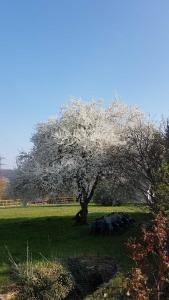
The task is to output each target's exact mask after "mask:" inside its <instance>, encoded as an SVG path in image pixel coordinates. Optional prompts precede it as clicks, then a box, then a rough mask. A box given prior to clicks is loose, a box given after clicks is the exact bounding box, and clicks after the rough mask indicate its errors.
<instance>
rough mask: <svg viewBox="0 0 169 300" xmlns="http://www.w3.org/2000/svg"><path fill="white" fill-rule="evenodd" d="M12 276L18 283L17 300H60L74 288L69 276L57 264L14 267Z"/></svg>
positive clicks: (64, 269) (47, 263)
mask: <svg viewBox="0 0 169 300" xmlns="http://www.w3.org/2000/svg"><path fill="white" fill-rule="evenodd" d="M14 275H15V278H16V280H17V283H18V295H17V300H28V299H29V300H54V299H57V300H61V299H65V298H66V297H67V296H68V295H69V293H70V292H71V290H72V289H73V286H74V283H73V278H72V276H71V274H70V273H69V272H68V271H67V270H66V268H65V267H64V266H63V265H62V264H61V263H59V262H54V263H52V262H43V263H38V264H35V265H32V264H31V262H29V265H16V266H15V270H14Z"/></svg>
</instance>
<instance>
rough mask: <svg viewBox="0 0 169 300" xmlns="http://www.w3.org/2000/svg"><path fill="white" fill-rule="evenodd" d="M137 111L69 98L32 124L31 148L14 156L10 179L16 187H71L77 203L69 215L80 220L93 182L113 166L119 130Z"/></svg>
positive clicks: (47, 190) (52, 189) (84, 215)
mask: <svg viewBox="0 0 169 300" xmlns="http://www.w3.org/2000/svg"><path fill="white" fill-rule="evenodd" d="M141 117H142V114H141V112H140V111H139V110H138V109H137V108H135V107H133V108H129V107H127V106H126V105H125V104H123V103H121V102H118V101H114V102H113V103H112V105H111V106H110V107H109V108H107V109H104V108H103V105H102V103H101V102H99V101H98V102H84V101H81V100H74V101H72V102H70V103H69V104H68V105H67V106H65V107H64V108H63V109H62V110H61V112H60V114H59V116H58V117H57V118H55V119H52V120H49V121H47V122H44V123H41V124H39V125H38V126H37V129H36V132H35V134H34V135H33V137H32V142H33V149H32V151H31V152H30V153H28V154H22V155H21V157H22V159H20V160H19V168H18V170H17V172H18V173H17V179H16V183H17V182H18V181H20V182H21V184H20V192H21V193H23V194H24V193H25V191H26V193H27V192H28V191H30V189H31V190H32V191H33V193H34V194H36V195H37V194H38V193H39V194H51V193H54V194H56V193H57V192H58V191H63V190H67V191H70V190H74V191H75V193H76V197H77V200H78V201H79V203H80V206H81V209H80V211H79V212H78V213H77V215H76V216H75V219H76V221H78V222H79V223H81V224H84V223H86V220H87V213H88V204H89V202H90V200H91V199H92V196H93V193H94V191H95V188H96V186H97V184H98V182H99V181H100V180H102V178H103V177H104V178H105V177H106V176H110V175H111V176H113V174H115V170H116V171H117V169H118V168H119V166H118V162H117V159H116V157H117V151H118V149H119V147H120V145H124V144H125V140H124V136H125V135H124V132H125V131H126V130H127V128H128V127H132V126H134V125H135V124H136V123H137V121H138V119H140V118H141ZM117 166H118V167H117ZM21 178H22V179H21ZM17 188H18V185H17V184H15V189H17ZM24 190H25V191H24Z"/></svg>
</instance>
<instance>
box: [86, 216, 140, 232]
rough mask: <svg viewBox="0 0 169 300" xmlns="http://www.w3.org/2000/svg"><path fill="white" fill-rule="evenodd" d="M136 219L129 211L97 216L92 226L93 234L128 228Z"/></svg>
mask: <svg viewBox="0 0 169 300" xmlns="http://www.w3.org/2000/svg"><path fill="white" fill-rule="evenodd" d="M133 222H134V219H133V218H131V217H130V216H129V215H128V214H127V213H111V214H109V215H106V216H103V217H100V218H97V219H95V220H94V222H93V223H92V224H91V226H90V232H91V233H93V234H114V233H118V232H122V231H124V230H126V229H127V228H128V227H129V226H130V225H131V224H132V223H133Z"/></svg>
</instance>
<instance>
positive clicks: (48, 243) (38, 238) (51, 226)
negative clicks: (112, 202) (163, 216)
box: [0, 205, 148, 286]
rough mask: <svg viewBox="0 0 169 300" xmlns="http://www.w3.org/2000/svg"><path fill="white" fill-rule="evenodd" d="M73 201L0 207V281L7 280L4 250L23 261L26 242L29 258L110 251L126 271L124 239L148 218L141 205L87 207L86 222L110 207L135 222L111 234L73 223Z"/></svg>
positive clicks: (106, 211) (104, 253)
mask: <svg viewBox="0 0 169 300" xmlns="http://www.w3.org/2000/svg"><path fill="white" fill-rule="evenodd" d="M78 209H79V206H77V205H60V206H55V207H28V208H5V209H0V216H1V217H0V285H1V286H2V285H4V284H7V282H8V280H9V270H10V267H9V257H8V253H7V252H8V251H7V249H8V250H9V251H10V253H11V254H12V256H13V258H14V259H15V260H16V261H17V262H24V261H26V248H27V244H28V246H29V250H30V252H31V253H32V257H33V260H35V261H37V260H43V256H45V257H47V258H51V259H53V258H55V257H68V256H75V255H89V254H97V255H111V256H113V257H114V259H115V261H116V262H117V263H118V264H119V265H120V266H121V268H122V270H123V271H124V272H125V271H128V270H129V268H130V267H131V260H130V255H129V253H128V252H127V249H126V247H125V242H126V241H127V239H128V238H129V237H130V236H133V235H136V234H137V229H138V225H139V224H140V223H142V222H143V221H144V220H146V219H147V218H148V213H147V211H146V210H145V209H144V208H143V207H141V206H134V205H125V206H120V207H102V206H96V205H91V206H90V207H89V219H88V221H89V223H90V222H91V221H92V219H94V218H95V217H99V216H101V215H103V214H106V213H110V212H112V211H125V212H128V213H131V215H132V216H133V217H134V218H135V219H136V223H135V225H134V226H133V227H131V228H130V229H129V230H128V231H127V232H125V233H123V234H120V235H115V236H92V235H90V234H89V227H88V226H87V225H86V226H81V227H79V226H74V222H73V220H72V217H73V216H74V215H75V213H76V212H77V211H78Z"/></svg>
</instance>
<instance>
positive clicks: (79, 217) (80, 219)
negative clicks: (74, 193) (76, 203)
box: [74, 198, 88, 225]
mask: <svg viewBox="0 0 169 300" xmlns="http://www.w3.org/2000/svg"><path fill="white" fill-rule="evenodd" d="M80 206H81V209H80V210H79V211H78V213H77V214H76V215H75V217H74V220H75V221H76V223H77V224H79V225H83V224H87V215H88V201H87V198H86V199H83V201H80Z"/></svg>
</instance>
